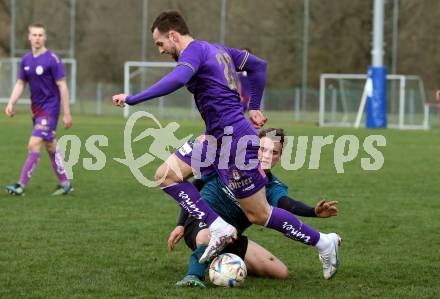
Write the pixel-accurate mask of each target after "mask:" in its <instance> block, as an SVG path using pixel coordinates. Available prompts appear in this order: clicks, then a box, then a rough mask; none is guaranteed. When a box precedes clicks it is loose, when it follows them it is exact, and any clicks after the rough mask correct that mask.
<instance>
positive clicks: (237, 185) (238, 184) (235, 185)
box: [228, 178, 253, 190]
mask: <svg viewBox="0 0 440 299" xmlns="http://www.w3.org/2000/svg"><path fill="white" fill-rule="evenodd" d="M252 185H253V180H252V178H245V179H242V180H240V181H229V184H228V188H229V189H231V190H237V189H243V188H245V187H247V188H250V186H252ZM251 189H252V188H251ZM251 189H249V190H251Z"/></svg>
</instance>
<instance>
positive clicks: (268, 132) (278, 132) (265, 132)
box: [259, 128, 286, 147]
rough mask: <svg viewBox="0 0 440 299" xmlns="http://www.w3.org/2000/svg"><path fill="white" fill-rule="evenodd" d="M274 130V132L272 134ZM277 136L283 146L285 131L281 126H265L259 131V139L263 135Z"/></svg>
mask: <svg viewBox="0 0 440 299" xmlns="http://www.w3.org/2000/svg"><path fill="white" fill-rule="evenodd" d="M274 132H275V134H274ZM266 136H267V137H272V136H273V137H279V138H280V139H279V141H280V142H281V145H282V146H283V147H284V142H285V141H286V133H285V132H284V129H281V128H267V129H263V130H261V131H260V134H259V137H260V139H261V138H263V137H266Z"/></svg>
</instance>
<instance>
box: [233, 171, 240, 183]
mask: <svg viewBox="0 0 440 299" xmlns="http://www.w3.org/2000/svg"><path fill="white" fill-rule="evenodd" d="M232 178H233V179H234V180H236V181H238V180H239V179H241V175H240V172H238V170H237V169H234V170H232Z"/></svg>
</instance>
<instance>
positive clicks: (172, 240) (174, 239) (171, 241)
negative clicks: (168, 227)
mask: <svg viewBox="0 0 440 299" xmlns="http://www.w3.org/2000/svg"><path fill="white" fill-rule="evenodd" d="M184 230H185V228H184V227H183V226H182V225H178V226H176V228H175V229H174V230H173V231H172V232H171V233H170V236H169V238H168V249H169V250H170V251H172V250H173V249H174V245H176V244H177V243H178V242H179V241H180V239H182V237H183V232H184Z"/></svg>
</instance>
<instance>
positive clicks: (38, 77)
mask: <svg viewBox="0 0 440 299" xmlns="http://www.w3.org/2000/svg"><path fill="white" fill-rule="evenodd" d="M28 32H29V34H28V38H29V42H30V44H31V47H32V51H30V52H28V53H26V54H25V55H24V56H23V57H22V59H21V63H20V69H19V73H18V80H17V83H16V84H15V86H14V89H13V90H12V94H11V96H10V98H9V102H8V104H7V106H6V109H5V113H6V115H8V116H9V117H13V116H14V115H15V112H14V105H15V103H16V102H17V101H18V99H19V98H20V96H21V95H22V94H23V91H24V88H25V86H26V82H29V87H30V91H31V102H32V115H33V117H32V121H33V126H34V128H33V130H32V135H31V137H30V139H29V143H28V158H27V160H26V162H25V164H24V166H23V169H22V171H21V176H20V179H19V181H18V183H16V184H15V185H11V186H6V191H7V192H8V193H9V194H11V195H24V189H25V187H26V185H27V183H28V181H29V180H30V178H31V176H32V173H33V172H34V171H35V169H36V168H37V165H38V162H39V161H40V148H41V146H42V145H44V146H45V148H46V150H47V153H48V154H49V158H50V162H51V164H52V168H53V170H54V172H55V174H56V175H57V177H58V181H59V185H58V186H57V187H56V189H55V192H53V193H52V194H53V195H65V194H68V193H70V192H72V191H73V188H72V185H71V183H70V180H69V178H68V177H67V174H66V171H65V169H64V159H63V156H62V155H61V153H60V152H59V150H58V147H57V141H56V128H57V123H58V117H59V115H60V99H61V102H62V104H63V110H64V116H63V123H64V128H66V129H68V128H70V127H71V126H72V116H71V115H70V107H69V91H68V89H67V83H66V78H65V75H64V67H63V63H62V62H61V60H60V59H59V58H58V57H57V56H56V55H55V54H54V53H53V52H52V51H51V50H49V49H47V48H46V46H45V42H46V28H45V26H44V25H42V24H32V25H30V26H29V27H28Z"/></svg>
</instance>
